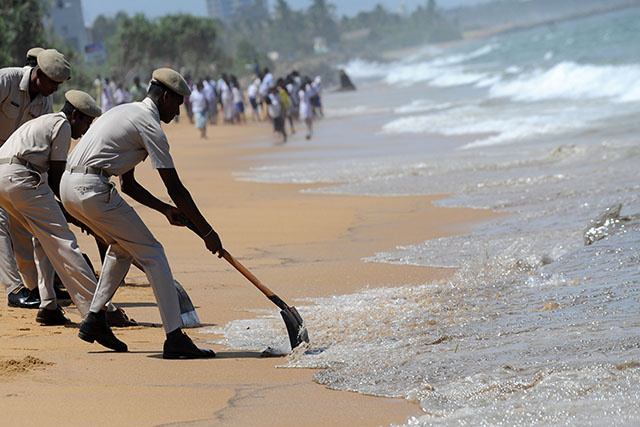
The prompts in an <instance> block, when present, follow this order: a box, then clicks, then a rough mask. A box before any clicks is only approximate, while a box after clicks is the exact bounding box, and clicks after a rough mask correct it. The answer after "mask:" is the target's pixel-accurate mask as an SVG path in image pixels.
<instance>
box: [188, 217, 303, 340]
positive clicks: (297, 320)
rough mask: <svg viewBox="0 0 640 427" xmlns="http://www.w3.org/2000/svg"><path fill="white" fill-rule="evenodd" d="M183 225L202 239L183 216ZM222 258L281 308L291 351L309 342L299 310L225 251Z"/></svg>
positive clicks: (193, 226)
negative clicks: (283, 299)
mask: <svg viewBox="0 0 640 427" xmlns="http://www.w3.org/2000/svg"><path fill="white" fill-rule="evenodd" d="M180 220H181V221H182V223H183V224H184V225H186V226H187V227H188V228H189V229H190V230H191V231H193V232H194V233H196V234H197V235H198V236H200V237H202V235H201V234H200V232H199V231H198V229H197V228H196V227H195V225H194V224H193V223H192V222H191V221H190V220H189V219H188V218H187V217H186V216H185V215H182V216H181V219H180ZM222 257H223V258H224V259H226V260H227V262H228V263H229V264H231V265H232V266H233V267H234V268H235V269H236V270H238V271H239V272H240V273H241V274H242V275H243V276H244V277H246V278H247V279H248V280H249V281H250V282H251V283H253V285H254V286H255V287H256V288H258V289H259V290H260V291H261V292H262V293H263V294H265V296H266V297H267V298H269V299H270V300H271V302H272V303H274V304H275V305H277V306H278V307H279V308H280V310H281V311H280V315H281V316H282V320H284V324H285V326H286V327H287V333H288V334H289V342H290V343H291V350H293V349H294V348H296V347H298V346H299V345H300V344H302V342H307V343H308V342H309V333H308V332H307V328H306V327H305V326H304V321H303V320H302V317H300V314H298V310H296V308H295V307H293V306H290V305H288V304H287V303H285V302H284V301H282V300H281V299H280V297H278V296H277V295H276V294H274V293H273V292H271V290H270V289H269V288H267V287H266V286H265V285H263V284H262V282H260V280H259V279H258V278H257V277H256V276H254V275H253V274H252V273H251V272H250V271H249V270H248V269H247V268H246V267H245V266H244V265H242V264H240V261H238V260H237V259H235V258H234V257H233V255H231V254H230V253H229V252H227V251H226V250H224V249H223V251H222Z"/></svg>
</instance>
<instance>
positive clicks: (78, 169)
mask: <svg viewBox="0 0 640 427" xmlns="http://www.w3.org/2000/svg"><path fill="white" fill-rule="evenodd" d="M66 169H67V171H68V172H71V173H83V174H90V175H99V176H103V177H105V178H109V177H110V176H111V175H109V174H108V173H107V172H106V171H105V170H104V169H100V168H94V167H93V166H67V168H66Z"/></svg>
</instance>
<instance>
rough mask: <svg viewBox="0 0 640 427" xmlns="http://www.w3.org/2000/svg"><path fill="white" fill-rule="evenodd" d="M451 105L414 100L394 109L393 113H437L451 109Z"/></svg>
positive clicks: (448, 103)
mask: <svg viewBox="0 0 640 427" xmlns="http://www.w3.org/2000/svg"><path fill="white" fill-rule="evenodd" d="M452 105H453V104H452V103H450V102H443V103H434V102H432V101H429V100H426V99H414V100H413V101H411V102H410V103H409V104H407V105H403V106H401V107H397V108H394V109H393V112H394V113H395V114H413V113H425V112H428V111H437V110H444V109H446V108H451V106H452Z"/></svg>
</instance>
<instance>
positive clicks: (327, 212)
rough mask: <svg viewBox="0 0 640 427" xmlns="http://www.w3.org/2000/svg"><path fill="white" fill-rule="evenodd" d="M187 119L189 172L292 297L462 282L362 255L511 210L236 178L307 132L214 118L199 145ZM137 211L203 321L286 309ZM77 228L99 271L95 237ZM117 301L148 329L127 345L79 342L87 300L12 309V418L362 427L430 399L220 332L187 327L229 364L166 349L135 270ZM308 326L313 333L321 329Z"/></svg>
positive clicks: (125, 335)
mask: <svg viewBox="0 0 640 427" xmlns="http://www.w3.org/2000/svg"><path fill="white" fill-rule="evenodd" d="M181 118H182V120H181V122H180V123H178V124H170V125H168V126H166V127H165V130H166V132H167V136H168V138H169V141H170V144H171V147H172V148H171V152H172V155H173V157H174V160H175V162H176V167H177V170H178V172H179V174H180V176H181V179H182V180H183V182H184V183H185V185H186V187H187V188H188V189H189V191H190V192H191V194H192V196H193V198H194V199H195V201H196V203H197V204H198V206H199V207H200V209H201V211H202V212H203V214H204V215H205V217H207V218H208V219H209V220H210V222H211V223H212V225H213V226H214V228H216V230H217V231H218V233H219V234H220V236H221V239H222V242H223V245H224V246H225V248H226V249H228V250H229V252H231V253H232V254H233V255H234V256H235V257H236V258H238V259H239V260H240V261H241V262H242V263H243V264H244V265H245V266H246V267H247V268H249V269H250V270H251V271H252V272H253V273H254V274H255V275H256V276H257V277H259V278H260V280H262V281H263V282H264V283H265V284H266V285H267V286H269V287H270V288H271V289H272V290H273V291H274V292H276V293H277V294H278V295H280V296H281V297H282V298H283V299H284V300H285V301H288V302H289V303H291V304H293V305H295V303H296V301H297V300H299V299H301V298H306V297H311V298H313V297H320V296H330V295H339V294H348V293H352V292H355V291H358V290H361V289H363V288H365V287H367V286H369V287H380V286H387V285H388V286H393V285H402V284H409V283H425V282H429V281H434V280H440V279H444V278H446V277H449V276H450V275H451V274H452V273H453V271H454V270H453V269H444V268H427V267H415V266H405V265H392V264H380V263H364V262H363V261H362V258H363V257H366V256H371V255H373V254H374V253H375V252H378V251H385V250H391V249H392V248H394V247H395V246H397V245H403V244H414V243H417V242H420V241H424V240H427V239H431V238H436V237H441V236H447V235H452V234H457V233H462V232H466V231H469V230H471V229H472V228H473V227H474V225H477V224H478V223H480V222H482V221H486V220H489V219H491V218H495V217H496V216H497V215H498V214H496V213H493V212H490V211H479V210H473V209H457V208H456V209H453V208H442V207H435V206H433V204H432V202H433V201H434V200H436V199H438V198H441V197H443V196H402V197H369V196H343V195H323V194H302V193H300V191H299V190H300V189H301V188H306V187H309V185H297V184H263V183H255V182H246V181H238V180H236V179H235V177H234V176H233V174H232V173H233V172H237V171H244V170H247V169H248V168H249V167H250V166H251V165H252V164H255V163H256V161H255V160H253V159H254V158H255V156H256V155H259V154H261V153H265V152H271V151H273V150H281V151H283V152H284V151H287V150H295V149H296V148H299V147H300V145H301V144H303V143H304V142H303V141H304V140H303V139H302V138H303V137H302V136H301V135H300V134H298V135H296V136H295V137H293V138H291V139H290V141H289V142H288V143H287V144H285V145H275V144H271V142H270V138H271V135H270V131H269V128H268V125H267V124H266V123H258V124H254V123H249V124H248V125H247V126H225V125H218V126H217V127H209V129H208V131H209V135H210V137H209V139H208V140H200V139H199V138H198V133H197V131H196V129H195V128H194V127H193V126H192V125H190V124H189V123H188V121H187V120H186V117H184V116H182V117H181ZM320 126H322V122H320ZM274 139H275V138H274ZM146 163H148V162H146ZM136 176H137V178H138V179H139V181H140V182H141V183H142V184H143V185H144V186H145V187H146V188H148V189H149V190H150V191H151V192H152V193H153V194H156V195H158V196H159V197H160V198H162V199H163V200H168V197H167V196H166V193H165V191H164V190H163V187H162V183H161V181H160V179H159V177H158V175H157V173H156V172H155V171H153V170H151V168H150V167H149V165H148V164H142V165H140V166H139V167H138V168H137V173H136ZM132 206H133V207H134V208H135V209H136V210H137V211H138V212H139V214H140V215H141V217H142V218H143V220H144V221H145V223H146V224H147V225H148V227H149V228H150V229H151V230H152V232H153V233H154V235H155V236H156V237H157V238H158V239H159V240H160V241H161V242H162V243H163V246H164V247H165V251H166V252H167V256H168V258H169V262H170V265H171V267H172V270H173V273H174V276H175V278H176V279H177V280H178V281H179V282H180V283H181V284H182V285H183V286H184V288H185V289H186V290H187V291H188V293H189V295H190V297H191V299H192V300H193V302H194V304H195V305H196V309H197V312H198V315H199V317H200V320H201V322H202V323H203V328H202V329H210V328H211V327H214V326H223V325H225V324H226V323H227V322H229V321H231V320H235V319H242V318H249V317H254V316H255V312H252V311H251V310H254V309H266V308H268V309H273V308H274V307H273V306H272V305H271V303H270V302H269V301H267V300H266V299H265V297H264V296H263V295H262V294H261V293H260V292H258V291H257V290H256V289H255V288H254V287H253V286H252V285H251V284H250V283H248V282H247V281H246V279H244V278H243V277H242V276H241V275H240V274H239V273H237V272H236V271H235V270H233V268H232V267H231V266H229V265H228V264H227V263H226V262H224V261H223V260H219V259H217V258H216V257H215V256H213V255H212V254H210V253H208V252H207V251H206V249H205V248H204V246H203V245H202V243H201V241H200V239H199V238H197V237H196V236H195V235H194V234H193V233H191V232H190V231H189V230H187V229H185V228H179V227H172V226H170V225H169V224H168V223H167V221H166V219H165V218H163V217H162V216H161V215H159V214H157V213H156V212H153V211H151V210H149V209H147V208H144V207H140V206H139V205H138V204H136V203H132ZM73 231H74V233H75V234H76V236H77V237H78V240H79V245H80V248H81V249H82V250H83V251H84V252H86V253H87V254H88V255H89V257H90V258H91V260H92V262H93V263H94V266H96V267H98V265H99V261H98V260H99V258H98V256H97V251H96V249H95V244H94V243H93V242H92V241H91V239H89V238H88V237H87V236H85V235H81V234H80V232H79V230H77V229H75V228H73ZM114 301H115V303H116V304H118V305H120V306H122V307H123V308H124V309H125V310H126V311H127V313H128V314H129V316H131V317H132V318H134V319H136V320H138V321H139V322H141V326H138V327H135V328H126V329H122V328H114V333H115V334H116V335H117V336H118V337H120V338H121V339H123V340H124V341H125V342H127V343H128V344H129V348H130V352H129V353H125V354H116V353H112V352H110V351H103V348H102V347H101V346H99V345H97V344H94V345H89V344H86V343H84V342H81V341H80V340H79V339H78V338H77V337H76V330H77V328H78V326H79V321H80V318H79V315H78V313H77V310H75V309H73V308H72V309H70V310H68V317H70V318H71V320H72V321H73V324H71V325H67V326H65V327H41V326H39V325H37V324H36V323H35V320H34V319H35V314H36V313H35V310H22V309H13V308H10V307H7V306H6V305H4V304H3V305H2V307H1V308H0V337H1V339H2V342H3V346H2V349H1V350H0V369H1V370H2V375H0V378H1V379H0V393H2V394H4V396H5V398H4V399H3V400H2V403H0V408H3V409H4V410H5V411H4V412H5V414H7V415H6V422H7V423H10V424H11V425H25V424H35V423H47V424H49V423H51V421H52V420H53V421H64V422H65V423H66V424H87V423H91V424H98V425H100V424H114V423H117V424H136V425H140V424H142V425H158V424H162V425H166V424H177V425H183V424H189V425H213V424H222V425H229V424H231V425H255V424H256V422H257V421H259V422H260V423H261V425H282V424H285V425H287V424H296V425H310V426H314V425H318V426H320V425H326V424H327V423H332V424H335V425H338V426H351V425H389V424H391V423H400V424H402V423H405V422H406V420H407V418H408V417H410V416H413V415H420V414H422V411H421V410H420V408H419V407H418V405H416V404H415V403H411V402H407V401H405V400H403V399H394V398H381V397H372V396H365V395H361V394H357V393H349V392H344V391H335V390H330V389H328V388H326V387H325V386H323V385H320V384H317V383H315V382H314V381H313V374H314V373H315V372H316V370H312V369H278V368H277V366H278V365H280V364H282V361H283V360H282V359H280V358H275V359H272V358H260V357H259V356H260V352H259V351H255V352H249V351H242V352H238V351H231V350H225V349H223V348H221V347H220V346H219V345H207V344H206V341H208V340H210V339H211V336H210V335H209V336H208V335H206V334H200V333H198V330H197V329H191V330H188V331H187V333H188V334H189V335H190V336H191V337H192V338H193V339H194V341H195V342H196V344H198V345H199V346H206V347H212V348H214V350H215V351H216V352H217V353H218V357H217V358H216V359H214V360H208V361H207V360H195V361H165V360H162V358H161V349H162V342H163V340H164V332H163V330H162V328H161V327H160V316H159V313H158V310H157V308H156V307H155V300H154V298H153V293H152V291H151V289H150V285H148V283H147V281H146V277H145V276H144V274H143V273H142V272H140V271H138V270H137V269H135V268H132V270H131V271H130V272H129V275H128V276H127V286H123V287H121V288H120V290H119V291H118V292H117V294H116V295H115V298H114ZM309 333H310V335H311V339H312V341H313V330H310V331H309ZM10 361H14V362H13V363H10ZM60 397H62V398H63V399H60ZM71 405H73V406H71ZM34 406H36V407H38V410H37V411H33V409H32V408H33V407H34ZM283 414H286V415H285V416H283ZM283 417H284V418H283ZM287 421H290V422H287Z"/></svg>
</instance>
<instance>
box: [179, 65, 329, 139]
mask: <svg viewBox="0 0 640 427" xmlns="http://www.w3.org/2000/svg"><path fill="white" fill-rule="evenodd" d="M187 82H188V83H189V85H190V86H191V88H192V92H191V95H190V96H189V97H188V99H185V107H186V110H187V115H188V117H189V120H190V121H191V122H193V123H195V125H196V128H198V129H199V130H200V136H201V137H202V138H206V137H207V124H212V125H215V124H217V123H218V115H221V116H222V121H223V122H224V123H229V124H233V123H246V121H247V117H246V116H247V114H248V113H249V108H250V114H251V118H252V120H254V121H261V120H267V119H270V120H271V121H272V122H273V130H274V132H277V133H280V134H281V135H282V141H283V142H286V140H287V131H286V126H285V125H286V123H287V122H288V123H289V126H290V129H291V133H295V124H294V123H295V122H296V121H302V122H304V123H305V126H306V130H307V132H306V138H307V139H311V136H312V129H313V127H312V122H313V119H314V118H320V117H323V112H322V101H321V95H322V89H323V88H322V80H321V78H320V77H319V76H318V77H316V78H315V79H314V80H311V79H310V78H309V77H308V76H304V77H303V76H300V74H299V73H298V72H297V71H292V72H291V73H289V74H288V75H287V76H285V77H280V78H278V79H275V78H274V76H273V74H272V73H271V72H270V71H269V69H268V68H265V69H264V70H262V71H261V72H260V73H258V74H257V75H256V77H255V79H254V80H253V81H251V83H249V85H248V87H247V88H246V90H243V88H242V86H241V85H240V82H239V81H238V79H237V78H236V76H234V75H227V74H226V73H222V74H221V76H220V78H219V79H218V80H217V81H216V80H213V79H212V78H210V77H208V76H207V77H205V78H204V79H198V80H196V81H195V83H194V82H193V81H192V80H191V79H190V77H189V76H187Z"/></svg>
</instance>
